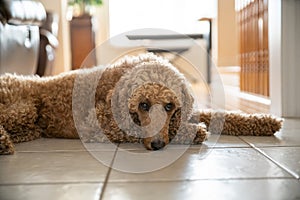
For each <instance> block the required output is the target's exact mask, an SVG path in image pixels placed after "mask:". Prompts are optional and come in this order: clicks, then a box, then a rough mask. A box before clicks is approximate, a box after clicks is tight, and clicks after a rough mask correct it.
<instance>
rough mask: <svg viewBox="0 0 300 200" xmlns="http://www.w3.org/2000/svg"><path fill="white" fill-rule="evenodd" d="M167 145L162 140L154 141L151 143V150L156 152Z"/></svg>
mask: <svg viewBox="0 0 300 200" xmlns="http://www.w3.org/2000/svg"><path fill="white" fill-rule="evenodd" d="M165 145H166V143H165V142H164V141H161V140H154V141H152V142H151V148H152V150H154V151H156V150H159V149H161V148H163V147H164V146H165Z"/></svg>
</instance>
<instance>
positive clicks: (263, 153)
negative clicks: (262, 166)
mask: <svg viewBox="0 0 300 200" xmlns="http://www.w3.org/2000/svg"><path fill="white" fill-rule="evenodd" d="M241 140H243V139H242V138H241ZM243 141H244V142H246V143H247V144H249V145H250V146H251V147H252V148H253V149H254V150H256V151H257V152H258V153H260V154H262V155H263V156H264V157H266V158H267V159H268V160H270V161H271V162H273V163H274V164H276V165H277V166H278V167H280V168H281V169H283V170H285V171H286V172H287V173H288V174H290V175H291V176H292V177H294V178H295V179H297V180H298V181H300V176H299V175H298V174H297V173H295V172H294V171H292V170H290V169H289V168H288V167H286V166H285V165H283V164H281V163H279V162H278V161H276V160H275V159H273V158H272V157H271V156H269V155H268V154H267V153H266V152H264V151H263V150H261V149H260V148H259V147H256V146H255V145H254V144H252V143H250V142H247V141H246V140H243Z"/></svg>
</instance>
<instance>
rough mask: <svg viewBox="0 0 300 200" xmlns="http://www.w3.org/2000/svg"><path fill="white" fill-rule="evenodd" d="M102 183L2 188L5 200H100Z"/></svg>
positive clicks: (2, 196)
mask: <svg viewBox="0 0 300 200" xmlns="http://www.w3.org/2000/svg"><path fill="white" fill-rule="evenodd" d="M101 190H102V183H78V184H52V185H51V184H49V185H11V186H0V194H1V199H3V200H4V199H5V200H19V199H20V200H35V199H43V200H77V199H78V200H82V199H88V200H93V199H95V200H98V199H99V196H100V193H101Z"/></svg>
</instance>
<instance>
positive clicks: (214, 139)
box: [204, 135, 250, 148]
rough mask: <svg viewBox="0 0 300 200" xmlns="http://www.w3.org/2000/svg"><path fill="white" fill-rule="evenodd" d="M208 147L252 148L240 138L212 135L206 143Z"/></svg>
mask: <svg viewBox="0 0 300 200" xmlns="http://www.w3.org/2000/svg"><path fill="white" fill-rule="evenodd" d="M204 144H206V145H207V146H208V147H215V148H226V147H250V146H249V145H248V144H247V143H245V142H244V141H242V140H241V139H240V138H239V137H236V136H230V135H221V136H220V135H211V136H210V137H209V138H208V140H207V141H205V142H204Z"/></svg>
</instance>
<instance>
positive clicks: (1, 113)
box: [0, 100, 41, 143]
mask: <svg viewBox="0 0 300 200" xmlns="http://www.w3.org/2000/svg"><path fill="white" fill-rule="evenodd" d="M37 118H38V114H37V108H36V107H35V104H34V103H33V102H31V101H29V100H27V101H25V100H23V101H20V102H17V103H14V104H11V105H3V104H2V105H1V106H0V124H1V125H2V132H3V135H7V136H8V135H9V138H10V139H9V140H10V141H11V142H13V143H18V142H26V141H30V140H33V139H36V138H38V137H40V135H41V130H40V128H39V127H38V126H37V125H36V121H37ZM4 131H5V134H4ZM7 136H5V137H4V138H3V139H5V138H7ZM5 140H6V139H5Z"/></svg>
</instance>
